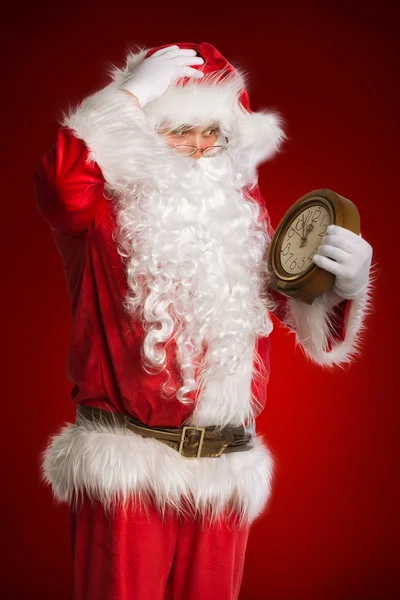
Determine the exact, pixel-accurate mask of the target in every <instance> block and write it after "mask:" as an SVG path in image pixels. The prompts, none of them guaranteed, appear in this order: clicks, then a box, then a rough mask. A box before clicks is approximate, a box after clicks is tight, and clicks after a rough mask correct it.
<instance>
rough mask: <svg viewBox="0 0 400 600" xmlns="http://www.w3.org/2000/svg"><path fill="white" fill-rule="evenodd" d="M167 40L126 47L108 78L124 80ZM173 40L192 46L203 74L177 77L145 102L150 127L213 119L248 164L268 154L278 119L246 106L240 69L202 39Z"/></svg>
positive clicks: (278, 135)
mask: <svg viewBox="0 0 400 600" xmlns="http://www.w3.org/2000/svg"><path fill="white" fill-rule="evenodd" d="M170 45H172V44H165V45H164V46H160V47H157V48H151V49H142V50H140V51H139V52H137V53H134V52H130V53H129V54H128V56H127V58H126V66H125V68H124V69H121V70H118V71H116V72H114V79H118V78H121V79H126V78H127V77H129V75H130V73H131V72H132V71H133V70H134V69H135V67H136V66H137V65H138V64H139V63H140V62H141V61H143V60H144V59H145V58H147V57H149V56H151V55H152V54H153V53H154V52H156V51H157V50H161V49H162V48H166V47H168V46H170ZM173 45H176V46H179V48H182V49H188V48H190V49H194V50H196V52H197V53H198V55H199V56H201V57H202V58H203V59H204V64H203V65H200V66H196V67H195V68H197V69H199V70H201V71H202V72H203V73H204V77H203V78H202V79H194V78H188V77H185V78H181V79H178V80H177V81H176V82H175V83H174V84H173V85H171V86H170V87H169V88H168V90H167V91H166V92H165V93H164V94H163V95H162V96H161V97H160V98H157V99H156V100H154V101H152V102H150V103H149V104H147V105H146V106H145V107H144V109H143V112H144V113H145V114H146V116H147V117H148V119H149V120H150V122H152V123H153V124H154V125H155V126H157V125H160V124H161V123H162V122H168V123H169V124H170V125H171V126H178V125H181V124H183V123H185V124H193V125H195V124H204V123H208V122H210V121H216V122H218V123H219V124H220V127H221V129H222V131H223V133H225V135H227V137H228V138H229V141H230V142H232V143H233V144H235V143H236V144H238V145H239V147H240V150H241V154H242V155H244V156H245V157H247V159H248V160H249V162H251V163H252V164H253V165H254V166H256V165H257V164H259V163H260V162H262V161H263V160H266V159H267V158H269V157H270V156H272V155H273V154H274V153H275V152H276V151H277V150H278V149H279V147H280V145H281V143H282V141H283V140H284V139H285V137H286V136H285V134H284V132H283V130H282V124H283V119H282V117H281V116H280V115H279V114H278V113H277V112H272V111H261V112H252V111H251V109H250V102H249V97H248V93H247V91H246V87H245V76H244V73H243V71H242V70H241V69H239V68H235V67H234V66H233V65H232V64H231V63H229V62H228V60H227V59H226V58H225V57H224V56H223V55H222V54H221V53H220V52H219V51H218V50H217V49H216V48H215V47H214V46H213V45H212V44H209V43H207V42H201V43H200V44H195V43H189V42H188V43H176V44H173Z"/></svg>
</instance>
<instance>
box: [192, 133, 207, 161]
mask: <svg viewBox="0 0 400 600" xmlns="http://www.w3.org/2000/svg"><path fill="white" fill-rule="evenodd" d="M191 145H192V146H196V148H198V150H196V152H195V153H194V154H192V156H194V157H195V158H200V157H201V156H202V152H200V150H204V148H207V146H209V145H210V144H209V142H208V140H207V139H206V138H204V137H203V136H202V135H201V134H199V135H194V136H193V140H192V142H191Z"/></svg>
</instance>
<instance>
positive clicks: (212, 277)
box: [116, 152, 272, 426]
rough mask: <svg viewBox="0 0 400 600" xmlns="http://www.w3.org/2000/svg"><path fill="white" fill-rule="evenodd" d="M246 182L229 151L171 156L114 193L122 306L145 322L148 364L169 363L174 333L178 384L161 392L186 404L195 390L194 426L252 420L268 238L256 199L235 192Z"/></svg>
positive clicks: (264, 315) (267, 326)
mask: <svg viewBox="0 0 400 600" xmlns="http://www.w3.org/2000/svg"><path fill="white" fill-rule="evenodd" d="M244 181H245V177H244V176H243V174H242V173H241V172H240V169H238V168H237V165H235V161H234V159H233V158H232V156H230V155H229V154H228V152H226V153H225V154H223V155H221V156H219V157H217V158H202V159H200V160H194V159H191V158H182V157H176V158H173V159H172V160H171V159H170V160H169V161H166V163H165V164H164V165H163V166H162V167H161V166H160V165H158V166H157V168H156V169H154V175H152V176H151V178H146V181H145V183H142V184H141V185H135V187H134V188H132V189H131V191H128V192H126V191H125V192H124V194H121V196H120V198H119V199H118V206H117V211H116V212H117V225H118V231H117V242H118V251H119V253H120V254H121V256H122V257H123V259H124V261H125V264H126V269H127V281H128V288H129V292H128V294H127V297H126V299H125V302H124V306H125V308H126V310H127V311H128V312H129V313H130V314H132V315H134V316H136V317H139V318H140V319H141V321H142V323H143V327H144V330H145V339H144V343H143V348H142V359H143V361H144V364H145V366H146V367H147V368H148V369H149V370H150V371H152V372H155V371H156V370H158V371H160V370H163V369H165V368H166V345H167V343H168V342H169V341H171V340H172V339H174V340H175V342H176V359H177V362H178V364H179V366H180V369H181V374H182V379H183V386H182V387H181V388H180V389H179V390H176V389H171V388H169V389H168V387H167V384H168V379H167V381H166V382H165V384H164V386H163V392H164V394H168V393H173V394H176V396H177V398H178V399H179V400H180V401H181V402H183V403H188V402H190V403H191V402H193V401H192V400H191V399H190V398H187V395H188V394H190V393H192V392H194V391H195V390H198V399H197V402H196V407H195V410H194V413H193V415H192V417H191V419H190V423H191V424H195V423H200V422H201V424H202V425H216V424H220V425H221V426H222V425H225V424H227V423H231V424H236V425H239V424H243V423H244V422H245V421H249V420H252V418H253V409H254V406H252V404H254V400H255V399H254V398H253V399H251V398H250V387H251V378H252V374H253V363H254V360H255V362H256V364H257V363H258V362H259V361H257V357H255V356H254V349H255V341H256V338H257V336H258V335H264V336H265V335H269V333H270V331H271V329H272V323H271V321H270V318H269V314H268V308H269V301H268V299H267V298H266V297H262V296H263V295H262V293H261V287H262V286H263V281H264V283H265V280H264V278H265V277H266V276H267V272H266V262H265V254H266V249H267V246H268V243H269V238H268V234H267V230H266V227H265V224H264V223H262V222H261V220H260V212H261V211H260V207H259V205H258V204H257V202H255V201H253V200H251V199H250V198H248V199H246V198H244V197H243V195H242V193H241V191H240V190H242V189H243V185H244ZM264 288H265V285H264V286H263V289H264ZM258 367H260V368H262V365H261V364H259V365H258ZM166 370H167V375H168V369H166Z"/></svg>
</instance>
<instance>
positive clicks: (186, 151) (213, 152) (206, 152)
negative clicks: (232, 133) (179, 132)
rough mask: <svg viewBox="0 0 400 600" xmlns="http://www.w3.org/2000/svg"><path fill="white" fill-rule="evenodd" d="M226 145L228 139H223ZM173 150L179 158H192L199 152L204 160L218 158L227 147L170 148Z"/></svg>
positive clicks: (184, 146) (181, 146) (182, 146)
mask: <svg viewBox="0 0 400 600" xmlns="http://www.w3.org/2000/svg"><path fill="white" fill-rule="evenodd" d="M225 141H226V143H227V144H228V138H225ZM171 148H172V149H173V150H175V151H176V152H177V153H178V154H180V155H181V156H192V154H195V153H196V152H201V153H202V155H203V156H204V158H213V157H214V156H219V155H220V154H222V153H223V152H225V150H226V149H227V148H228V145H215V146H207V147H206V148H203V149H202V148H197V146H186V145H180V144H179V145H178V146H171Z"/></svg>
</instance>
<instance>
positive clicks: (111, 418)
mask: <svg viewBox="0 0 400 600" xmlns="http://www.w3.org/2000/svg"><path fill="white" fill-rule="evenodd" d="M84 421H89V422H91V423H98V424H100V425H104V424H105V425H113V426H114V427H115V426H119V427H125V428H127V429H129V430H131V431H133V432H134V433H137V434H139V435H141V436H143V437H152V438H155V439H157V440H159V441H160V442H163V443H164V444H166V445H167V446H170V447H171V448H173V449H174V450H176V451H177V452H179V454H180V455H181V456H183V457H184V458H203V457H217V456H221V454H223V453H225V452H243V451H245V450H251V449H252V448H253V447H254V445H253V442H252V439H253V435H252V433H250V432H248V431H247V430H246V428H245V427H229V426H227V427H223V428H217V427H214V426H213V427H195V426H192V425H187V426H185V427H182V428H181V429H170V428H168V429H156V428H155V427H148V426H147V425H145V424H144V423H142V422H141V421H139V420H138V419H135V418H134V417H132V416H131V415H129V416H128V415H121V414H119V413H113V412H110V411H107V410H102V409H100V408H92V407H88V406H82V405H80V404H79V405H78V406H77V411H76V424H77V425H80V424H82V423H83V422H84Z"/></svg>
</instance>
